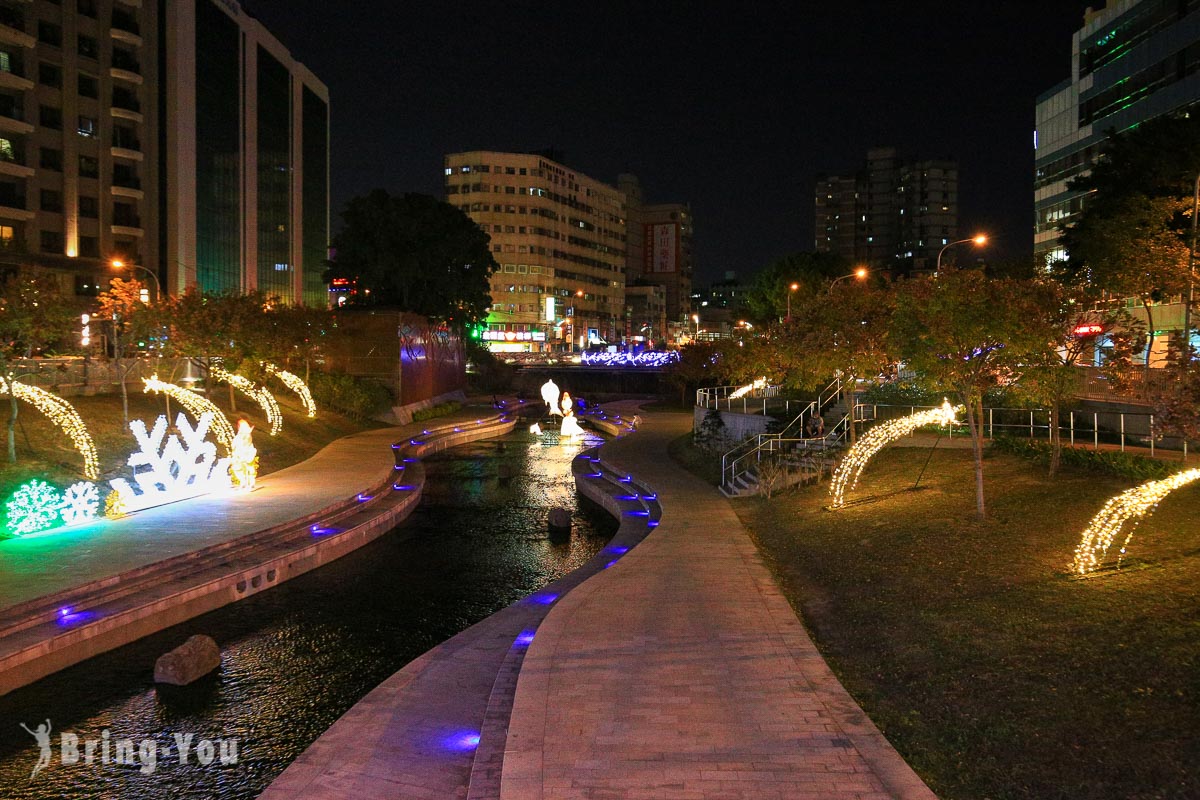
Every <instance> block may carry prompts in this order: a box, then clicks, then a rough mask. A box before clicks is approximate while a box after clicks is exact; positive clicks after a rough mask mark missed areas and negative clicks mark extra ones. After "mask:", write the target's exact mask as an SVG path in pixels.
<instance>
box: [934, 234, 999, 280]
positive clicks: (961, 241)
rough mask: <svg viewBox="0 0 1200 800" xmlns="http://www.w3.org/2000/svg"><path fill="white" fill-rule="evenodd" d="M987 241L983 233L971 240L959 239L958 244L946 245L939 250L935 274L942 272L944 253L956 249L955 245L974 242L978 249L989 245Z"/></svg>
mask: <svg viewBox="0 0 1200 800" xmlns="http://www.w3.org/2000/svg"><path fill="white" fill-rule="evenodd" d="M987 240H988V238H987V237H986V236H984V235H983V234H982V233H977V234H975V235H974V236H972V237H971V238H970V239H959V240H958V241H957V242H951V243H950V244H948V245H945V246H944V247H943V248H942V249H941V250H938V257H937V267H936V268H934V270H933V274H934V275H936V274H938V273H939V272H941V271H942V253H944V252H946V251H947V250H949V249H950V248H951V247H954V245H956V244H966V243H967V242H974V243H975V246H976V247H983V246H984V245H985V244H987Z"/></svg>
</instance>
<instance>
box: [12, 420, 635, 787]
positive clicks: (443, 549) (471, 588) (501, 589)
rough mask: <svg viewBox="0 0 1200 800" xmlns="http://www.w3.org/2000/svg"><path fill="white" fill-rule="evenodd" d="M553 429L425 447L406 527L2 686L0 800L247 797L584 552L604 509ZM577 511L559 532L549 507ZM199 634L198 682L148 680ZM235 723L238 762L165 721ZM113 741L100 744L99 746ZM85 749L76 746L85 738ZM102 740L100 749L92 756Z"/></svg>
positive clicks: (224, 731) (229, 733) (594, 547)
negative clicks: (123, 760) (134, 749)
mask: <svg viewBox="0 0 1200 800" xmlns="http://www.w3.org/2000/svg"><path fill="white" fill-rule="evenodd" d="M594 443H595V440H590V441H583V442H577V443H571V444H560V443H558V441H557V437H556V436H555V435H554V434H553V433H547V434H544V435H543V436H541V437H535V436H533V435H531V434H529V433H528V432H525V431H522V432H521V433H518V434H513V435H510V436H508V437H505V438H503V439H497V440H490V441H483V442H477V443H474V444H469V445H464V446H462V447H458V448H455V449H453V450H451V451H447V452H445V453H442V454H439V455H437V456H434V457H432V458H430V459H429V460H428V461H427V462H426V469H427V472H428V475H429V484H428V487H427V489H426V493H425V497H424V499H423V501H422V504H421V506H420V508H419V509H418V510H417V511H416V512H415V513H414V514H413V516H412V517H411V518H410V519H409V520H408V521H407V522H406V523H405V524H404V525H403V526H401V528H400V529H399V530H398V531H397V532H394V533H393V534H390V535H388V536H385V537H384V538H382V539H380V540H379V541H377V542H375V543H373V544H371V545H369V546H367V547H365V548H363V549H361V550H359V551H357V552H356V553H352V554H351V555H349V556H346V557H345V558H343V559H341V560H339V561H337V562H335V563H333V564H330V565H329V566H327V567H325V568H323V569H321V570H318V571H317V572H314V573H310V574H308V575H305V576H302V577H300V578H298V579H296V580H294V581H291V582H289V583H285V584H283V585H282V586H280V587H278V588H275V589H272V590H271V591H269V592H265V593H263V594H261V595H257V596H255V597H252V598H249V599H247V600H245V601H243V602H242V603H239V604H237V605H235V606H230V607H227V608H224V609H221V610H219V611H216V612H213V613H212V614H209V615H206V616H204V617H201V618H199V619H196V620H192V621H191V622H189V623H185V624H183V625H180V626H177V627H176V628H173V629H171V630H170V631H166V632H164V633H161V634H158V635H156V636H153V637H151V638H149V639H145V640H142V641H141V642H137V643H134V644H132V645H129V646H128V647H124V648H121V649H120V650H118V651H115V652H113V653H109V654H106V655H103V656H100V657H98V658H96V659H93V660H91V661H89V662H86V663H84V664H80V665H78V666H76V667H72V668H71V669H69V670H66V671H64V672H61V673H58V674H57V675H53V676H51V677H49V678H47V679H45V680H43V681H40V682H38V683H37V684H35V685H33V686H31V687H27V688H25V689H22V690H19V691H17V692H14V693H12V694H10V695H8V696H6V697H4V698H0V798H23V799H24V798H29V799H30V800H36V799H37V798H60V797H71V798H111V797H120V798H175V797H179V796H186V797H204V798H219V799H220V800H232V799H233V798H252V797H256V796H257V795H258V793H259V792H261V791H262V790H263V789H264V788H265V787H266V786H267V784H269V783H270V782H271V780H272V779H273V778H274V777H275V776H276V775H278V774H279V773H280V772H281V771H282V770H283V768H284V767H285V766H286V765H287V764H288V763H289V762H290V761H291V760H292V759H293V758H295V757H296V755H297V754H299V753H300V752H301V751H302V750H303V749H304V748H305V747H306V746H307V745H308V744H309V743H311V742H312V741H313V740H314V739H315V738H316V737H317V736H318V735H319V734H320V733H321V732H323V731H324V730H325V729H326V728H328V727H329V725H330V724H332V723H333V722H334V721H335V720H336V719H337V718H338V717H339V716H341V714H342V713H343V712H344V711H345V710H346V709H347V708H349V707H350V706H351V705H352V704H353V703H354V701H356V700H357V699H358V698H360V697H362V696H363V695H364V694H366V692H367V691H369V690H370V689H372V688H374V687H375V686H376V685H377V684H379V683H380V682H381V681H382V680H383V679H384V678H386V677H388V676H389V675H391V674H392V673H393V672H395V671H396V670H397V669H399V668H400V667H401V666H403V665H404V664H405V663H407V662H408V661H410V660H412V659H413V658H415V657H416V656H418V655H420V654H421V653H422V652H424V651H425V650H428V649H429V648H430V647H433V646H434V645H436V644H438V643H439V642H442V641H445V640H446V639H447V638H449V637H450V636H452V635H454V634H455V633H457V632H458V631H460V630H462V629H464V628H466V627H468V626H469V625H471V624H472V623H474V622H476V621H478V620H480V619H482V618H483V617H485V616H487V615H488V614H490V613H492V612H493V611H496V610H498V609H500V608H503V607H504V606H506V605H508V604H509V603H512V602H514V601H515V600H517V599H519V598H521V597H523V596H525V595H527V594H529V593H531V592H534V591H536V590H537V589H539V588H541V587H542V586H544V585H546V584H547V583H549V582H550V581H553V580H555V579H556V578H558V577H560V576H561V575H563V574H565V573H567V572H569V571H570V570H572V569H574V568H575V567H577V566H579V565H581V564H583V563H584V562H585V561H587V560H588V559H589V558H591V557H592V555H594V554H595V553H597V552H599V551H600V550H601V549H602V548H603V547H604V544H605V542H606V541H607V539H608V537H609V536H611V534H612V531H613V530H614V529H615V527H616V524H615V522H613V521H612V520H611V518H609V517H608V516H607V515H605V514H604V513H603V512H602V511H600V510H598V509H595V508H594V507H589V508H583V509H581V508H579V506H578V504H577V501H576V498H575V491H574V485H573V483H572V481H571V478H570V460H571V458H572V457H573V456H574V455H575V454H576V453H577V452H578V451H579V450H580V449H581V448H585V447H587V446H590V444H594ZM554 506H565V507H567V508H572V509H575V525H574V528H573V530H572V531H571V533H570V534H569V535H567V536H564V537H563V538H561V539H558V538H554V539H552V538H550V537H549V536H548V534H547V525H546V517H547V512H548V510H549V509H550V508H551V507H554ZM193 633H206V634H208V635H211V636H213V637H214V638H215V639H216V640H217V642H218V643H219V644H221V646H222V666H221V669H220V671H219V672H218V673H217V674H215V675H214V676H212V677H210V678H209V679H206V680H205V681H204V682H202V683H201V684H199V685H193V686H190V687H187V688H185V689H175V690H172V691H167V690H162V689H160V690H157V691H156V690H155V688H154V686H153V683H152V680H151V679H152V671H153V664H154V660H155V658H157V656H158V655H160V654H161V653H163V652H165V651H166V650H168V649H170V648H172V647H174V646H176V645H178V644H179V643H181V642H182V641H183V640H184V639H185V638H187V636H189V635H191V634H193ZM46 718H49V719H50V720H51V722H52V725H53V736H52V741H53V744H54V748H55V752H54V754H53V758H52V760H51V763H50V766H49V767H48V768H46V769H45V771H43V772H41V773H40V774H39V775H38V776H37V777H36V778H35V779H34V780H32V781H31V780H30V779H29V774H30V771H31V770H32V769H33V767H34V764H35V763H36V762H37V758H38V750H37V748H36V746H35V744H34V740H33V738H32V737H31V736H30V735H29V734H27V733H26V732H25V731H24V730H22V729H21V728H20V727H19V726H18V723H20V722H25V723H26V724H27V725H29V726H30V727H34V726H36V725H37V724H38V723H39V722H41V721H43V720H45V719H46ZM105 729H108V730H110V731H111V739H113V740H115V739H118V738H126V737H128V738H133V739H135V740H141V739H142V738H145V737H150V738H153V739H154V740H155V741H156V743H157V745H158V746H159V747H160V748H170V755H169V756H164V755H160V756H159V757H158V763H157V765H156V769H155V770H154V772H153V773H152V774H142V771H141V770H139V767H138V765H132V766H119V765H116V764H111V763H110V764H108V765H103V764H100V763H97V764H95V765H94V766H91V767H87V766H84V765H65V764H62V763H60V757H59V752H58V746H59V741H60V740H59V734H60V733H61V732H63V731H70V732H74V733H77V734H78V735H79V736H80V737H81V739H83V738H88V737H91V738H96V739H100V737H101V735H102V731H103V730H105ZM176 733H178V734H180V735H185V734H188V733H190V734H193V735H194V737H195V739H196V740H198V739H201V738H208V739H217V738H230V737H236V738H238V739H239V753H238V755H239V763H238V764H237V765H236V766H225V767H220V766H209V767H201V766H199V765H197V764H196V762H195V757H194V755H193V756H192V758H191V759H189V760H190V762H191V763H189V764H187V765H182V766H181V765H180V764H179V763H178V755H177V750H176V747H175V741H174V739H173V736H172V735H173V734H176ZM111 754H112V751H111V750H110V756H111ZM81 755H82V753H81ZM100 756H101V754H100V751H99V750H98V751H97V755H96V760H97V762H99V761H100Z"/></svg>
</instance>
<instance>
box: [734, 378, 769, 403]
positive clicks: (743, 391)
mask: <svg viewBox="0 0 1200 800" xmlns="http://www.w3.org/2000/svg"><path fill="white" fill-rule="evenodd" d="M766 385H767V379H766V378H758V379H757V380H755V381H754V383H747V384H746V385H745V386H743V387H741V388H740V389H738V390H737V391H735V392H734V393H733V394H731V395H729V399H730V400H737V399H738V398H739V397H744V396H746V395H748V394H750V393H751V392H756V391H758V390H759V389H762V388H765V387H766Z"/></svg>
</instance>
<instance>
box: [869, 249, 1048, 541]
mask: <svg viewBox="0 0 1200 800" xmlns="http://www.w3.org/2000/svg"><path fill="white" fill-rule="evenodd" d="M1025 289H1026V287H1024V286H1023V285H1022V284H1021V283H1020V282H1017V281H1012V280H1007V279H999V280H993V279H989V278H987V277H985V276H984V275H983V274H982V273H980V272H977V271H974V270H951V271H943V273H942V274H941V275H939V276H938V277H936V278H925V279H921V280H916V281H912V282H910V283H907V284H904V285H902V286H901V287H900V289H899V292H898V295H897V301H896V311H895V314H894V315H893V317H892V326H891V336H892V338H893V340H894V341H895V342H896V345H897V349H898V351H899V354H900V356H901V357H902V358H903V359H904V361H905V362H906V363H907V365H908V367H909V368H911V369H913V370H915V371H916V372H917V373H918V375H919V376H920V379H921V381H922V383H924V384H925V385H926V386H927V387H928V388H930V389H932V390H936V391H952V392H954V393H955V394H956V395H957V396H958V398H959V399H960V400H961V401H962V403H963V405H964V406H966V410H967V426H968V428H969V430H970V433H971V443H972V450H973V454H974V457H975V513H976V518H977V519H979V520H981V521H982V520H983V519H985V518H986V516H987V509H986V505H985V502H984V486H983V395H984V393H985V392H986V391H987V390H988V389H990V388H992V387H994V386H998V385H1000V383H1001V382H1002V381H1004V380H1005V379H1007V378H1009V377H1010V376H1011V375H1012V374H1013V373H1014V371H1015V370H1016V369H1017V368H1018V367H1019V365H1020V364H1021V363H1022V362H1024V361H1026V360H1028V358H1029V357H1030V354H1032V353H1037V352H1039V351H1040V349H1041V348H1042V347H1043V346H1044V344H1045V342H1044V341H1043V340H1042V339H1041V338H1040V336H1039V332H1038V331H1032V332H1031V331H1030V328H1029V326H1027V325H1026V320H1027V319H1029V318H1030V317H1031V316H1032V315H1033V313H1034V312H1035V310H1036V309H1035V307H1034V303H1035V302H1036V301H1035V300H1034V299H1033V298H1032V297H1031V296H1030V294H1029V293H1028V292H1027V291H1026V290H1025Z"/></svg>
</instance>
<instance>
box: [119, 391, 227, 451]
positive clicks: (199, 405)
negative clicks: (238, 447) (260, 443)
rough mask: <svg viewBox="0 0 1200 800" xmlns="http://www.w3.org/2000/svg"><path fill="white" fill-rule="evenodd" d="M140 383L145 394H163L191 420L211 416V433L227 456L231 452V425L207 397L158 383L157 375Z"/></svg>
mask: <svg viewBox="0 0 1200 800" xmlns="http://www.w3.org/2000/svg"><path fill="white" fill-rule="evenodd" d="M142 383H143V384H145V386H146V389H145V391H147V392H157V393H159V394H165V395H166V396H167V397H170V398H172V399H174V400H175V402H177V403H179V405H181V406H183V407H184V408H185V409H187V412H188V413H189V414H191V415H192V417H193V418H195V419H196V420H199V419H200V417H201V416H203V415H204V414H206V413H207V414H212V432H213V436H215V437H216V438H217V441H218V442H220V443H221V446H222V447H224V448H225V452H226V453H227V454H228V453H230V452H232V450H233V437H234V433H233V425H231V424H229V420H228V419H226V418H225V415H224V414H222V413H221V409H219V408H217V406H216V405H215V404H214V403H213V402H212V401H211V400H209V399H208V398H207V397H202V396H200V395H198V394H196V393H195V392H193V391H192V390H191V389H185V388H183V387H182V386H176V385H175V384H173V383H167V382H166V381H160V380H159V379H158V376H157V375H151V376H150V377H149V378H142Z"/></svg>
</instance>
